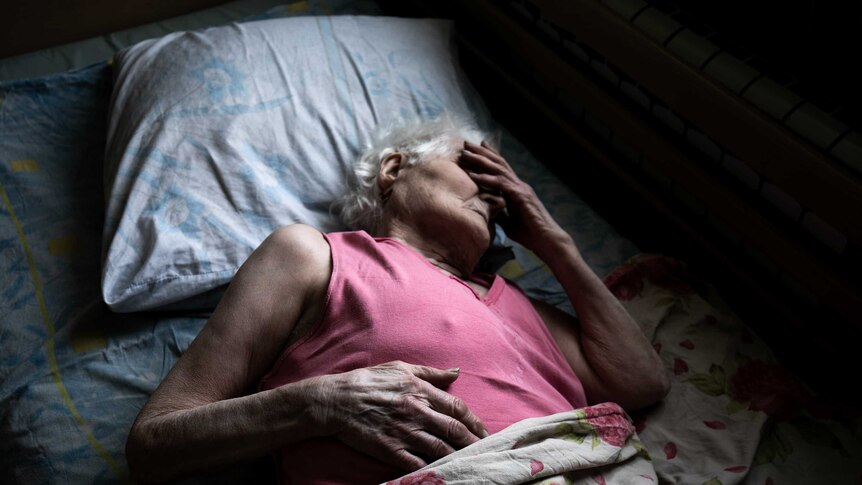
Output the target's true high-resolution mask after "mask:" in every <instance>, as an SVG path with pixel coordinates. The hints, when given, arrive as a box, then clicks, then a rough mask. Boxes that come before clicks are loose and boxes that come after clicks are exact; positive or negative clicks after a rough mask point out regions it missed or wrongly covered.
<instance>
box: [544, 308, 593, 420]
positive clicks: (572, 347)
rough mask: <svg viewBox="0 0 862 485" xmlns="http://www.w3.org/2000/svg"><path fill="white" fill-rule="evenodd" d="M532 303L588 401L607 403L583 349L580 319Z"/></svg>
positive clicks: (557, 309)
mask: <svg viewBox="0 0 862 485" xmlns="http://www.w3.org/2000/svg"><path fill="white" fill-rule="evenodd" d="M530 302H531V303H532V304H533V308H535V309H536V312H537V313H538V314H539V316H540V317H542V321H544V322H545V326H546V327H547V328H548V331H549V332H550V333H551V335H552V336H553V337H554V341H556V343H557V346H558V347H559V348H560V350H561V351H562V352H563V356H565V358H566V361H567V362H568V363H569V366H570V367H571V368H572V370H573V371H574V372H575V375H576V376H578V379H579V380H580V381H581V384H582V385H583V386H584V394H586V397H587V401H588V402H590V403H596V402H604V401H606V400H607V398H606V396H605V395H604V393H603V388H602V386H601V382H600V378H599V376H598V375H597V374H596V372H595V371H594V370H593V368H592V367H591V366H590V363H589V361H588V360H587V357H586V355H585V354H584V351H583V348H582V347H581V337H580V325H579V323H578V319H577V318H575V317H573V316H572V315H569V314H568V313H566V312H564V311H562V310H560V309H559V308H557V307H555V306H553V305H550V304H548V303H545V302H543V301H540V300H536V299H534V298H530Z"/></svg>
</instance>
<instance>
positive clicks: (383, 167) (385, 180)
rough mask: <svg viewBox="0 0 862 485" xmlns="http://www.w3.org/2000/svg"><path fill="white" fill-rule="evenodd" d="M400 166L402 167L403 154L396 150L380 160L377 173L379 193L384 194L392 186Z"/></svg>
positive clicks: (399, 171)
mask: <svg viewBox="0 0 862 485" xmlns="http://www.w3.org/2000/svg"><path fill="white" fill-rule="evenodd" d="M402 168H404V156H403V155H401V154H400V153H398V152H395V153H392V154H389V155H387V156H386V158H384V159H383V160H381V161H380V172H379V173H378V174H377V186H378V187H379V188H380V193H382V194H385V193H386V192H388V191H389V190H390V189H391V188H392V184H394V183H395V179H397V178H398V175H399V174H400V173H401V169H402Z"/></svg>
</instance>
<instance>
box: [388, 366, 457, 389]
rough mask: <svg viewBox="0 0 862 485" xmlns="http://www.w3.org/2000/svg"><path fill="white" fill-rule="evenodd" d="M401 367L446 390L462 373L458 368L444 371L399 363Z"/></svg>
mask: <svg viewBox="0 0 862 485" xmlns="http://www.w3.org/2000/svg"><path fill="white" fill-rule="evenodd" d="M399 365H402V366H404V368H405V369H406V370H407V372H409V373H411V374H413V375H414V376H416V377H418V378H420V379H422V380H423V381H426V382H430V383H431V384H432V385H434V386H435V387H440V388H445V387H447V386H448V385H449V384H452V383H453V382H455V379H457V378H458V374H459V373H460V372H461V369H457V368H453V369H445V370H444V369H437V368H435V367H428V366H425V365H415V364H408V363H406V362H399Z"/></svg>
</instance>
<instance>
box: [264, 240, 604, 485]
mask: <svg viewBox="0 0 862 485" xmlns="http://www.w3.org/2000/svg"><path fill="white" fill-rule="evenodd" d="M326 239H327V241H329V245H330V248H331V252H332V276H331V279H330V283H329V291H328V294H327V301H326V309H325V310H324V316H323V318H322V320H321V321H320V322H319V323H318V324H317V325H316V326H315V327H314V328H312V329H311V331H310V332H309V333H308V334H307V335H306V336H305V337H303V338H301V339H300V340H299V341H297V342H296V343H294V344H293V345H291V346H290V347H289V348H287V349H286V350H285V351H284V353H283V354H282V355H281V357H280V358H279V360H278V361H277V362H276V364H275V365H274V366H273V368H272V370H271V371H270V372H269V374H267V375H266V376H265V377H264V378H263V380H262V381H261V383H260V389H261V390H266V389H272V388H275V387H278V386H281V385H284V384H287V383H290V382H295V381H299V380H302V379H304V378H307V377H312V376H319V375H324V374H335V373H340V372H346V371H349V370H353V369H357V368H361V367H369V366H373V365H377V364H381V363H383V362H389V361H392V360H402V361H405V362H409V363H412V364H421V365H427V366H432V367H437V368H440V369H449V368H452V367H460V368H461V373H460V376H459V377H458V379H457V380H456V381H455V382H454V383H453V384H452V385H451V386H450V387H449V388H448V389H446V391H447V392H449V393H451V394H453V395H455V396H458V397H460V398H461V399H463V400H464V401H465V402H466V403H467V406H468V407H469V408H470V410H471V411H473V413H474V414H476V415H477V416H478V417H479V418H480V419H482V421H483V422H484V423H485V425H486V426H487V427H488V431H489V432H491V433H495V432H497V431H499V430H501V429H503V428H505V427H506V426H509V425H510V424H512V423H515V422H516V421H519V420H521V419H524V418H529V417H537V416H545V415H548V414H553V413H558V412H562V411H568V410H571V409H573V408H576V407H582V406H586V404H587V403H586V399H585V397H584V390H583V387H582V386H581V382H580V381H579V380H578V378H577V377H576V376H575V374H574V372H573V371H572V369H571V367H569V364H568V363H567V362H566V360H565V358H564V357H563V355H562V352H560V350H559V348H558V347H557V345H556V343H555V342H554V340H553V337H552V336H551V334H550V333H549V332H548V330H547V328H546V327H545V325H544V323H543V322H542V320H541V318H540V317H539V315H538V314H537V313H536V312H535V310H534V309H533V307H532V305H531V303H530V302H529V300H528V299H527V297H526V296H525V295H524V293H523V292H522V291H521V290H520V289H519V288H518V287H516V286H515V285H514V284H513V283H510V282H508V281H506V280H505V279H503V278H501V277H500V276H496V275H494V276H488V277H487V278H486V279H485V280H481V279H479V278H478V277H477V278H476V281H477V282H479V281H481V282H482V283H483V284H485V285H487V284H489V283H490V288H489V289H488V293H487V294H486V295H485V296H484V297H483V298H480V297H479V296H478V295H477V294H476V293H475V292H474V290H473V289H471V288H470V287H469V286H468V285H466V284H465V283H464V282H462V281H460V280H459V279H457V278H455V277H453V276H449V275H447V274H445V273H442V272H441V271H440V270H438V269H437V268H436V267H435V266H433V265H432V264H431V263H430V262H429V261H428V260H426V259H425V258H424V257H423V256H422V255H420V254H419V253H417V252H415V251H414V250H412V249H410V248H409V247H407V246H405V245H404V244H402V243H401V242H399V241H397V240H395V239H389V238H372V237H370V236H369V235H368V234H367V233H365V232H345V233H332V234H327V235H326ZM491 278H493V279H491ZM278 462H279V471H278V475H279V476H280V478H281V480H282V482H283V483H297V484H299V483H302V484H305V483H314V484H334V483H338V484H346V483H351V484H356V483H381V482H384V481H386V480H391V479H393V478H397V477H398V476H400V475H402V474H403V472H401V471H399V470H397V469H395V468H393V467H391V466H389V465H387V464H385V463H383V462H380V461H378V460H376V459H374V458H371V457H370V456H368V455H365V454H363V453H361V452H359V451H356V450H354V449H352V448H350V447H348V446H346V445H343V444H342V443H341V442H340V441H338V440H336V439H333V438H325V439H324V438H320V439H312V440H308V441H304V442H302V443H299V444H297V445H294V446H290V447H287V448H285V449H283V450H281V452H280V453H279V454H278Z"/></svg>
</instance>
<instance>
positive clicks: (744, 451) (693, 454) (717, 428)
mask: <svg viewBox="0 0 862 485" xmlns="http://www.w3.org/2000/svg"><path fill="white" fill-rule="evenodd" d="M605 284H606V285H607V286H608V288H610V290H611V291H612V292H613V293H614V295H616V296H617V298H619V300H620V301H621V302H622V303H623V304H624V305H625V307H626V309H627V310H628V311H629V313H630V314H631V315H632V316H633V317H634V318H635V319H636V320H637V321H638V323H639V324H640V325H641V327H642V329H643V331H644V333H645V334H646V335H647V336H648V337H649V338H650V339H651V340H652V342H653V346H654V348H655V350H656V352H658V353H659V355H660V356H661V358H662V360H663V361H664V363H665V366H666V367H667V368H668V369H669V371H670V372H671V373H672V376H673V386H672V388H671V392H670V394H669V395H668V396H667V397H666V398H665V399H664V400H663V401H662V402H661V403H660V404H659V405H657V406H655V407H653V408H651V409H648V410H645V411H643V412H639V413H633V414H632V418H633V419H634V423H635V427H636V428H637V433H638V435H639V436H640V437H641V439H642V440H643V443H644V445H645V447H646V448H647V450H648V451H649V454H650V456H651V457H652V463H653V466H654V467H655V470H656V472H657V474H658V477H659V479H660V481H661V483H682V484H694V485H700V484H703V485H728V484H735V483H747V484H748V483H750V484H764V485H772V484H796V483H799V484H811V483H835V484H837V483H842V484H843V483H862V418H860V414H859V413H858V410H853V409H848V408H846V407H844V406H839V405H836V404H835V403H830V402H828V401H826V400H823V399H821V398H819V397H818V396H816V395H815V394H814V393H813V392H812V391H811V390H810V389H809V387H807V386H806V385H805V384H804V383H802V382H801V381H800V380H798V379H797V378H796V377H795V376H794V375H793V374H792V373H791V372H789V371H788V370H787V369H786V368H785V367H783V366H782V365H780V364H779V363H778V362H777V361H776V359H775V357H774V356H773V354H772V352H771V351H770V349H769V348H768V347H767V345H766V344H765V343H764V342H763V341H762V340H761V339H759V338H758V337H757V335H756V334H755V333H754V332H753V331H752V329H751V328H750V327H748V326H747V325H745V324H744V323H743V322H741V321H740V320H739V319H738V318H737V317H736V316H735V315H734V314H733V312H732V311H731V310H730V309H729V308H728V307H727V305H726V304H725V303H724V302H723V301H722V299H721V298H720V296H719V295H718V294H717V292H716V291H715V289H714V288H713V287H711V286H710V285H708V284H707V283H706V282H704V281H703V280H702V279H700V278H698V277H696V276H695V275H693V274H692V273H691V271H689V268H688V267H687V266H686V265H685V264H683V263H682V262H680V261H678V260H675V259H672V258H668V257H663V256H657V255H639V256H636V257H634V258H632V259H631V260H629V261H628V262H627V263H626V264H624V265H622V266H621V267H620V268H618V269H617V270H615V271H614V272H613V273H611V274H610V275H609V276H608V277H607V278H606V279H605ZM812 358H816V356H812Z"/></svg>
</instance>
